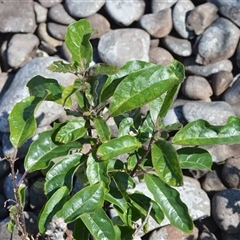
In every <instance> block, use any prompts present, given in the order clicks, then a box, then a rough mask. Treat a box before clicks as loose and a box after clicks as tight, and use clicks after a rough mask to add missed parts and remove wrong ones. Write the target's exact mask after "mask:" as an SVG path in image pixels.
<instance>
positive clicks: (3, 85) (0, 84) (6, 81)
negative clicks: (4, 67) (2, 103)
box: [0, 72, 14, 98]
mask: <svg viewBox="0 0 240 240" xmlns="http://www.w3.org/2000/svg"><path fill="white" fill-rule="evenodd" d="M13 78H14V74H12V73H7V72H3V73H0V98H1V95H2V94H3V92H4V91H6V90H7V89H8V88H9V86H10V84H11V82H12V80H13Z"/></svg>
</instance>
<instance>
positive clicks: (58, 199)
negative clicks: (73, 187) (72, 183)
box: [38, 186, 69, 234]
mask: <svg viewBox="0 0 240 240" xmlns="http://www.w3.org/2000/svg"><path fill="white" fill-rule="evenodd" d="M68 194H69V190H68V188H67V187H66V186H63V187H61V188H59V189H58V190H57V191H56V192H55V193H54V194H53V195H52V197H51V198H50V199H49V200H48V201H47V203H46V204H45V206H44V207H43V209H42V211H41V212H40V214H39V219H38V228H39V232H40V233H41V234H43V233H45V231H46V228H47V225H48V223H49V222H50V221H51V220H52V217H53V216H54V215H55V214H56V213H57V212H58V211H59V210H60V209H61V208H62V206H63V203H64V202H65V201H66V197H67V196H68Z"/></svg>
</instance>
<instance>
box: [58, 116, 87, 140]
mask: <svg viewBox="0 0 240 240" xmlns="http://www.w3.org/2000/svg"><path fill="white" fill-rule="evenodd" d="M85 124H86V121H85V120H84V119H83V118H75V119H73V120H70V121H68V122H66V124H65V125H63V126H62V127H61V128H60V129H59V131H58V132H57V134H56V136H55V141H57V142H59V143H65V144H66V143H70V142H73V141H76V140H77V139H79V138H81V137H83V136H84V135H85V133H86V131H87V128H86V127H85Z"/></svg>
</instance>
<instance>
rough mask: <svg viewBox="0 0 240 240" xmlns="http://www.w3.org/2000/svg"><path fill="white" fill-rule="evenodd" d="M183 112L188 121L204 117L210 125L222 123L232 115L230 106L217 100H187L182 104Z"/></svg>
mask: <svg viewBox="0 0 240 240" xmlns="http://www.w3.org/2000/svg"><path fill="white" fill-rule="evenodd" d="M183 114H184V117H185V118H186V120H187V121H188V122H192V121H194V120H197V119H204V120H206V121H208V122H209V123H210V124H212V125H224V124H226V123H227V120H228V118H229V117H230V116H233V115H234V112H233V110H232V108H231V106H230V105H229V104H228V103H226V102H223V101H219V102H188V103H186V104H184V105H183Z"/></svg>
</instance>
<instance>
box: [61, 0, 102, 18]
mask: <svg viewBox="0 0 240 240" xmlns="http://www.w3.org/2000/svg"><path fill="white" fill-rule="evenodd" d="M105 1H106V0H98V1H94V2H93V1H88V0H75V1H72V0H65V1H64V6H65V9H66V10H67V12H68V13H69V14H70V15H71V16H72V17H74V18H84V17H89V16H90V15H92V14H94V13H96V12H97V11H98V10H99V9H100V8H101V7H102V6H103V5H104V4H105Z"/></svg>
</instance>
